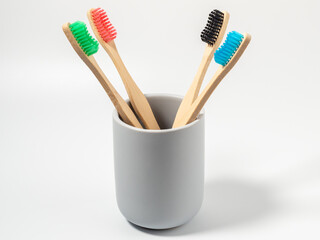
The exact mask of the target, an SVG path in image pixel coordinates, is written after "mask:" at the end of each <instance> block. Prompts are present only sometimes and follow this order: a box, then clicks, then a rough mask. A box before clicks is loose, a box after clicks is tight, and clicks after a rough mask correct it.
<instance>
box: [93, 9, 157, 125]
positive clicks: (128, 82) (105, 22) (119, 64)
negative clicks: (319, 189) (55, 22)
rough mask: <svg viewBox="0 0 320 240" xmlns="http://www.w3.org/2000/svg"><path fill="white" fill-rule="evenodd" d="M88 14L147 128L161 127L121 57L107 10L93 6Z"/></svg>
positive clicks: (132, 103) (98, 37)
mask: <svg viewBox="0 0 320 240" xmlns="http://www.w3.org/2000/svg"><path fill="white" fill-rule="evenodd" d="M87 15H88V19H89V22H90V25H91V28H92V30H93V32H94V34H95V35H96V37H97V39H98V41H99V42H100V44H101V46H102V47H103V48H104V49H105V50H106V52H107V53H108V55H109V56H110V58H111V59H112V61H113V63H114V65H115V66H116V68H117V70H118V72H119V74H120V77H121V78H122V81H123V84H124V86H125V88H126V91H127V93H128V96H129V99H130V103H131V105H132V107H133V109H134V110H135V112H136V114H137V115H138V117H139V118H140V120H141V121H142V123H143V125H144V126H145V128H147V129H160V127H159V125H158V123H157V120H156V118H155V117H154V115H153V112H152V109H151V107H150V105H149V103H148V100H147V98H146V97H145V96H144V95H143V93H142V91H141V90H140V89H139V87H138V86H137V84H136V83H135V82H134V81H133V79H132V77H131V76H130V74H129V72H128V70H127V69H126V67H125V65H124V63H123V61H122V60H121V58H120V55H119V53H118V50H117V48H116V44H115V42H114V39H115V38H116V36H117V32H116V30H115V28H114V27H113V25H112V24H111V23H110V21H109V18H108V16H107V14H106V12H105V11H104V10H103V9H101V8H92V9H90V10H89V11H88V14H87Z"/></svg>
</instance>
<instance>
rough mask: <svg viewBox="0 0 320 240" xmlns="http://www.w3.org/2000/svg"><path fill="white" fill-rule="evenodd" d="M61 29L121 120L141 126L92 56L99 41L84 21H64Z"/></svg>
mask: <svg viewBox="0 0 320 240" xmlns="http://www.w3.org/2000/svg"><path fill="white" fill-rule="evenodd" d="M62 30H63V31H64V33H65V35H66V37H67V38H68V40H69V42H70V43H71V45H72V47H73V49H74V50H75V51H76V52H77V54H78V55H79V57H80V58H81V59H82V61H84V63H85V64H86V65H87V66H88V67H89V68H90V70H91V71H92V73H93V74H94V75H95V76H96V77H97V79H98V80H99V82H100V83H101V85H102V87H103V88H104V90H105V91H106V92H107V94H108V96H109V98H110V100H111V101H112V103H113V105H114V106H115V108H116V109H117V111H118V113H119V115H120V117H121V118H122V120H123V121H124V122H125V123H127V124H129V125H132V126H134V127H137V128H142V126H141V124H140V122H139V121H138V119H137V118H136V116H135V115H134V113H133V111H132V110H131V108H130V107H129V106H128V104H127V103H126V102H125V100H124V99H123V98H122V97H121V96H120V95H119V93H118V92H117V91H116V89H115V88H114V87H113V86H112V84H111V83H110V82H109V80H108V79H107V77H106V76H105V74H104V73H103V71H102V70H101V68H100V67H99V65H98V63H97V62H96V60H95V58H94V57H93V54H94V53H96V52H97V51H98V45H99V43H98V42H97V41H96V40H95V39H94V38H93V37H92V36H91V35H90V34H89V32H88V30H87V26H86V25H85V23H83V22H80V21H77V22H75V23H72V24H70V23H65V24H64V25H63V26H62Z"/></svg>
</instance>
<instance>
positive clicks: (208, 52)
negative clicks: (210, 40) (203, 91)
mask: <svg viewBox="0 0 320 240" xmlns="http://www.w3.org/2000/svg"><path fill="white" fill-rule="evenodd" d="M215 50H216V48H215V47H213V46H210V45H207V47H206V48H205V51H204V54H203V57H202V60H201V63H200V66H199V68H198V71H197V74H196V75H195V77H194V79H193V82H192V84H191V86H190V87H189V89H188V92H187V93H186V95H185V96H184V98H183V100H182V102H181V104H180V106H179V109H178V111H177V114H176V117H175V119H174V123H173V125H175V124H176V123H177V122H179V121H181V118H182V117H183V115H184V114H185V113H186V112H187V111H188V109H189V108H190V106H191V105H192V103H193V102H194V101H195V99H196V98H197V97H198V94H199V91H200V88H201V85H202V82H203V79H204V76H205V74H206V72H207V69H208V67H209V65H210V63H211V60H212V58H213V54H214V51H215Z"/></svg>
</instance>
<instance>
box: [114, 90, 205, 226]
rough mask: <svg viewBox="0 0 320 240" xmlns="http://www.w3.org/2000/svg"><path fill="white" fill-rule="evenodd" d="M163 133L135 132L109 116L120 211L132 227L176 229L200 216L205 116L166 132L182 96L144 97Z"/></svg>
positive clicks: (154, 131)
mask: <svg viewBox="0 0 320 240" xmlns="http://www.w3.org/2000/svg"><path fill="white" fill-rule="evenodd" d="M146 97H147V99H148V101H149V103H150V106H151V108H152V110H153V112H154V115H155V117H156V119H157V121H158V123H159V125H160V127H161V129H162V130H146V129H138V128H135V127H132V126H130V125H128V124H126V123H124V122H123V121H122V120H121V119H120V118H119V115H118V113H117V111H116V110H115V111H114V113H113V148H114V166H115V183H116V196H117V203H118V207H119V209H120V211H121V213H122V214H123V216H124V217H125V218H126V219H127V220H128V221H130V222H131V223H133V224H135V225H138V226H141V227H145V228H151V229H167V228H172V227H177V226H180V225H182V224H184V223H186V222H188V221H189V220H191V219H192V217H193V216H194V215H195V214H196V213H197V212H198V211H199V209H200V207H201V204H202V200H203V187H204V113H203V112H201V113H200V114H199V116H198V118H197V119H196V120H195V121H193V122H192V123H190V124H188V125H186V126H183V127H180V128H176V129H170V128H171V126H172V123H173V121H174V118H175V115H176V112H177V109H178V107H179V105H180V103H181V97H177V96H174V95H166V94H152V95H146Z"/></svg>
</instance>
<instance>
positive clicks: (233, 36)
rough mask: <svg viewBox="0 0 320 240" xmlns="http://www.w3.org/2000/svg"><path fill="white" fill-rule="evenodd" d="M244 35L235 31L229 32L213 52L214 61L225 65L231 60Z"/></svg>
mask: <svg viewBox="0 0 320 240" xmlns="http://www.w3.org/2000/svg"><path fill="white" fill-rule="evenodd" d="M243 38H244V36H243V35H242V34H241V33H238V32H236V31H232V32H229V33H228V35H227V38H226V40H225V42H224V43H223V44H222V46H221V47H220V48H219V49H218V50H217V51H216V52H215V53H214V60H215V61H216V63H218V64H220V65H222V66H225V65H227V63H228V62H229V61H230V60H231V58H232V57H233V55H234V54H235V52H236V51H237V50H238V48H239V46H240V44H241V43H242V40H243Z"/></svg>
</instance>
